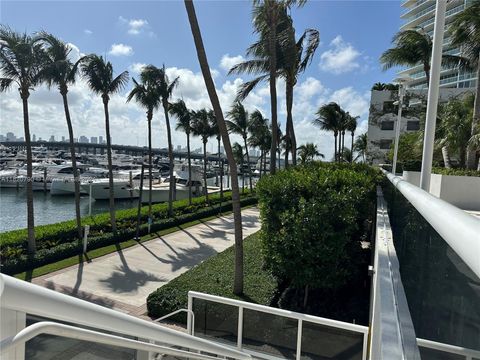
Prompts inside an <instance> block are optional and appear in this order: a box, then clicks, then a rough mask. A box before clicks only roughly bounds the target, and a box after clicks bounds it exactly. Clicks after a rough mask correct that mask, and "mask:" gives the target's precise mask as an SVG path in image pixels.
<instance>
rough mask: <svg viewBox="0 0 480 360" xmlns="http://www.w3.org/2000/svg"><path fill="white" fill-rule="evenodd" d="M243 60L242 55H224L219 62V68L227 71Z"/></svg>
mask: <svg viewBox="0 0 480 360" xmlns="http://www.w3.org/2000/svg"><path fill="white" fill-rule="evenodd" d="M244 60H245V59H244V58H243V56H242V55H237V56H230V55H229V54H225V55H223V56H222V59H221V60H220V67H221V68H222V69H223V70H225V71H229V70H230V69H231V68H232V67H233V66H234V65H237V64H238V63H241V62H242V61H244Z"/></svg>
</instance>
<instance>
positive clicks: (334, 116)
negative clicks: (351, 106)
mask: <svg viewBox="0 0 480 360" xmlns="http://www.w3.org/2000/svg"><path fill="white" fill-rule="evenodd" d="M342 112H343V110H342V109H341V108H340V106H339V105H338V104H337V103H335V102H331V103H329V104H326V105H323V106H321V107H320V108H319V109H318V111H317V113H316V115H317V118H316V119H314V120H313V124H314V125H317V126H319V127H320V129H322V130H325V131H332V132H333V136H334V137H335V151H334V158H335V161H338V160H339V152H337V137H338V134H339V129H341V127H340V126H341V121H342V118H343V114H342Z"/></svg>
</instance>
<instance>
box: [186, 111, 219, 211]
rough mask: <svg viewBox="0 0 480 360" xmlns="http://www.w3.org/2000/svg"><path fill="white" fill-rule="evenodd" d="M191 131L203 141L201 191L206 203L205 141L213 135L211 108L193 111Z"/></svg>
mask: <svg viewBox="0 0 480 360" xmlns="http://www.w3.org/2000/svg"><path fill="white" fill-rule="evenodd" d="M193 114H194V115H193V123H192V133H193V134H194V135H196V136H200V137H201V138H202V143H203V191H204V194H205V197H206V199H207V203H208V188H207V142H208V138H210V137H212V136H214V135H215V129H214V128H213V127H212V117H213V116H214V113H213V111H212V110H206V109H201V110H198V111H195V112H194V113H193Z"/></svg>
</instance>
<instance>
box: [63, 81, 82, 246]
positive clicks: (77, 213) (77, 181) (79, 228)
mask: <svg viewBox="0 0 480 360" xmlns="http://www.w3.org/2000/svg"><path fill="white" fill-rule="evenodd" d="M60 93H61V95H62V99H63V108H64V110H65V119H66V121H67V128H68V140H69V145H70V157H71V158H72V168H73V186H74V190H75V220H76V222H77V234H78V238H79V239H81V238H82V220H81V214H80V175H79V173H78V169H77V159H76V156H75V144H74V142H73V127H72V120H71V118H70V110H69V108H68V99H67V90H66V89H64V90H63V91H61V92H60Z"/></svg>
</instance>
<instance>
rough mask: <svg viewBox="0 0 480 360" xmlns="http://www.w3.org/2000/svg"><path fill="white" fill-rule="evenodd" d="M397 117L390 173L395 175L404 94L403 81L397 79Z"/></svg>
mask: <svg viewBox="0 0 480 360" xmlns="http://www.w3.org/2000/svg"><path fill="white" fill-rule="evenodd" d="M398 82H399V84H398V101H397V103H398V117H397V122H396V124H395V144H394V148H393V164H392V174H393V175H395V174H396V171H397V157H398V142H399V141H400V127H401V125H402V108H403V96H404V95H405V87H404V81H401V80H400V81H398Z"/></svg>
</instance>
